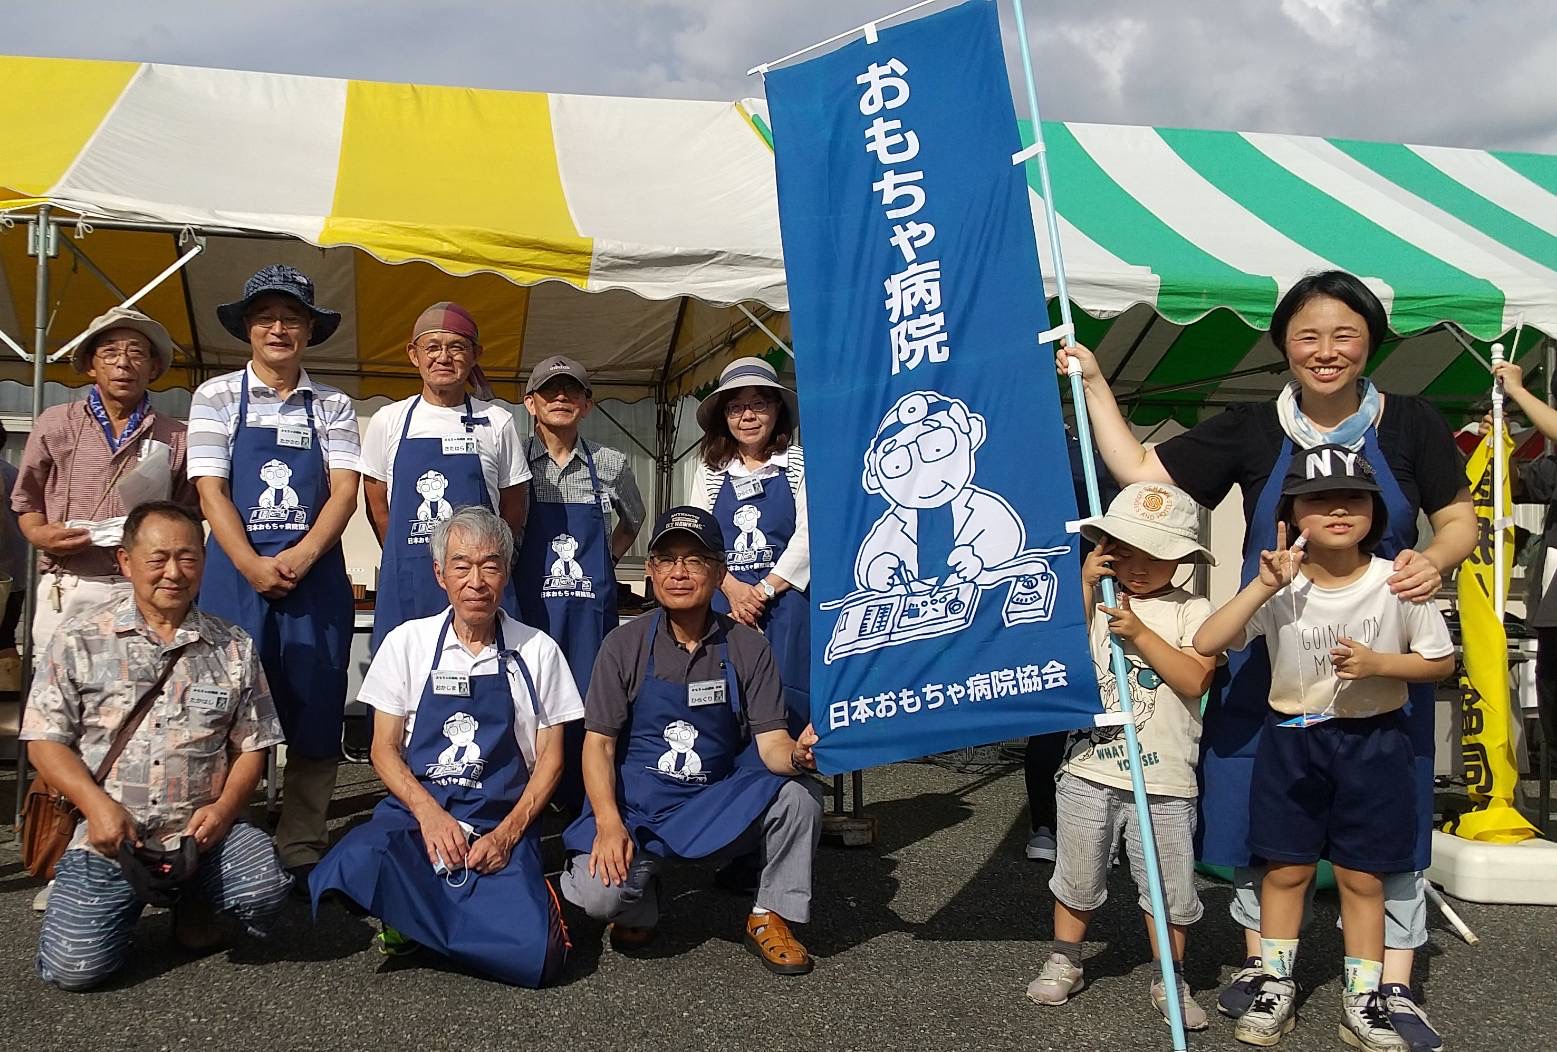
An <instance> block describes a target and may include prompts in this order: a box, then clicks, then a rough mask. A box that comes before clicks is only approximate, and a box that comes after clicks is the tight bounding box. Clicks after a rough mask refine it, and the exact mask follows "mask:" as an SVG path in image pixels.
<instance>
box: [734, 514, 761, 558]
mask: <svg viewBox="0 0 1557 1052" xmlns="http://www.w3.org/2000/svg"><path fill="white" fill-rule="evenodd" d="M730 518H731V521H732V522H734V523H735V528H736V529H738V530H740V531H741V532H740V534H739V535H738V536H737V537H736V538H735V550H736V551H738V552H752V551H756V550H757V549H759V548H766V547H767V546H768V538H767V535H766V534H764V533H763V532H762V531H761V530H759V529H757V523H759V522H761V521H762V512H761V511H760V510H758V509H757V508H756V507H754V506H753V505H750V504H742V505H741V506H740V507H739V508H736V509H735V514H734V515H732V516H731V517H730Z"/></svg>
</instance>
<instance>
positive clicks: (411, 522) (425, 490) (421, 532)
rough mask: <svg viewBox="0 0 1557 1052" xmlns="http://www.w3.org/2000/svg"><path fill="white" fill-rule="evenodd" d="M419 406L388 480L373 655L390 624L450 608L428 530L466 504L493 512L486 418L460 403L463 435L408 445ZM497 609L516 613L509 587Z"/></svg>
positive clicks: (407, 426) (405, 428) (467, 400)
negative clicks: (484, 456)
mask: <svg viewBox="0 0 1557 1052" xmlns="http://www.w3.org/2000/svg"><path fill="white" fill-rule="evenodd" d="M421 401H422V398H421V395H417V396H416V397H415V398H414V399H412V400H411V407H410V408H409V409H407V410H406V414H405V424H404V425H403V426H402V427H401V429H400V444H399V445H397V446H396V447H395V464H394V470H393V471H392V472H391V473H390V477H391V480H392V486H391V489H390V493H389V522H388V523H387V524H386V525H385V527H384V558H383V565H382V567H381V569H380V570H379V588H378V596H377V598H376V599H375V600H374V605H373V641H372V650H373V651H374V652H377V651H378V646H379V644H380V643H382V642H383V641H384V637H385V636H386V635H388V634H389V630H390V629H392V628H394V627H395V626H396V625H402V624H404V623H405V622H407V621H411V620H414V619H416V618H419V617H431V616H432V615H433V614H436V613H437V612H438V611H439V610H442V609H443V608H444V607H446V606H448V605H449V597H448V595H447V594H445V592H444V590H443V589H442V588H440V587H438V580H437V578H436V577H434V576H433V567H432V550H431V546H430V545H429V544H428V540H429V539H430V538H431V536H432V531H433V527H435V526H437V525H438V523H439V522H442V521H443V520H444V519H447V518H448V517H449V516H450V515H453V514H454V512H455V511H456V510H457V509H459V508H462V507H465V506H467V505H480V506H481V507H483V508H486V509H487V510H488V511H491V510H493V508H492V501H491V497H490V495H489V493H488V491H487V480H486V476H485V475H484V474H483V473H482V470H481V453H480V447H479V446H478V445H477V443H476V433H475V432H476V426H477V425H485V424H486V422H487V420H486V418H485V417H481V418H479V419H478V418H476V417H475V416H473V415H472V412H471V405H470V398H469V396H466V398H465V414H464V416H462V417H461V418H460V419H461V420H462V421H463V422H464V424H465V433H464V434H463V435H441V436H439V437H437V438H411V437H409V436H410V433H411V417H412V416H414V415H415V413H416V407H417V406H418V405H420V404H421ZM424 476H427V478H426V480H425V481H424ZM503 609H504V610H507V611H508V612H509V613H511V614H517V613H518V611H519V606H518V603H517V601H516V600H515V599H514V590H513V582H512V581H510V582H509V583H508V586H507V588H506V589H505V590H504V592H503Z"/></svg>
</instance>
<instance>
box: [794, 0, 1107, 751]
mask: <svg viewBox="0 0 1557 1052" xmlns="http://www.w3.org/2000/svg"><path fill="white" fill-rule="evenodd" d="M767 94H768V107H769V114H770V116H771V118H772V126H773V139H774V149H775V153H776V160H777V167H778V191H779V221H780V226H781V227H782V231H783V240H784V260H785V271H786V273H787V275H788V283H789V301H790V311H791V315H790V320H791V325H792V329H793V333H794V340H795V353H796V366H797V370H798V381H799V383H798V386H799V394H800V409H801V411H800V417H801V421H802V425H803V427H804V437H805V449H806V490H807V494H808V496H809V501H808V503H809V506H810V530H811V567H812V569H811V600H812V604H813V607H812V609H813V614H812V617H813V622H812V664H811V669H812V672H811V706H812V712H811V714H812V719H813V722H814V723H815V725H816V729H817V731H818V732H819V733H820V735H821V744H820V745H819V747H818V748H817V757H818V760H819V763H820V766H821V768H822V769H823V770H824V771H827V772H829V773H836V772H840V771H848V770H857V769H860V768H864V767H870V766H873V765H876V764H882V763H890V762H892V761H895V760H904V759H910V758H912V757H916V756H924V755H927V754H930V753H936V752H944V751H946V750H949V749H956V748H961V747H964V746H969V745H978V744H984V743H988V742H994V741H1002V740H1005V739H1008V738H1016V737H1021V736H1023V735H1027V734H1033V733H1040V732H1044V731H1054V730H1062V729H1067V728H1074V727H1083V726H1089V725H1090V724H1091V718H1092V716H1093V714H1095V713H1097V712H1099V711H1101V706H1100V704H1099V701H1098V692H1097V679H1096V673H1095V671H1094V669H1093V665H1092V660H1091V657H1090V655H1089V653H1088V648H1087V640H1086V629H1085V623H1084V619H1083V613H1082V609H1081V575H1080V567H1079V562H1078V557H1077V539H1076V537H1075V536H1074V535H1072V534H1069V533H1067V532H1066V530H1065V523H1066V522H1067V520H1071V519H1074V518H1076V502H1075V496H1074V491H1073V488H1072V483H1071V476H1070V469H1069V457H1068V455H1067V452H1066V449H1065V437H1064V430H1063V424H1062V419H1061V415H1060V404H1059V394H1058V385H1057V383H1056V382H1055V375H1054V352H1053V348H1052V347H1050V346H1049V345H1047V344H1045V345H1042V346H1040V345H1039V344H1038V342H1037V336H1038V334H1039V333H1040V332H1041V331H1042V330H1043V329H1045V328H1046V327H1047V312H1046V309H1045V305H1044V299H1043V284H1042V277H1041V275H1040V273H1039V269H1038V256H1037V249H1036V246H1035V242H1034V237H1033V226H1032V213H1031V211H1030V208H1029V205H1028V197H1027V183H1026V180H1025V178H1024V173H1023V170H1022V167H1021V166H1020V165H1013V164H1012V162H1011V157H1012V154H1013V153H1015V152H1017V151H1018V150H1020V149H1021V148H1022V144H1021V142H1020V141H1019V140H1018V136H1017V125H1016V114H1015V112H1014V110H1013V108H1012V103H1011V90H1010V84H1009V83H1008V81H1007V79H1006V70H1005V58H1004V54H1003V51H1002V48H1001V42H1000V25H999V20H998V15H997V12H996V7H995V4H994V2H993V0H973V2H970V3H966V4H963V5H961V6H959V7H956V8H952V9H950V10H947V11H944V12H941V13H939V14H935V15H931V16H928V17H926V18H921V19H918V20H917V21H913V22H909V23H906V24H904V25H900V26H897V27H894V28H890V29H885V30H882V31H881V32H880V34H879V38H878V39H877V40H876V41H875V42H874V43H871V42H868V41H865V40H859V41H856V42H854V43H851V44H848V45H846V46H844V47H842V48H839V49H838V50H836V51H834V52H832V53H830V54H827V55H825V56H823V57H821V58H817V59H813V60H811V61H809V62H805V63H801V64H798V65H794V66H790V67H787V68H784V69H780V70H774V71H772V72H770V73H769V74H768V75H767Z"/></svg>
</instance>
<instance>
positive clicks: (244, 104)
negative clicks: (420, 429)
mask: <svg viewBox="0 0 1557 1052" xmlns="http://www.w3.org/2000/svg"><path fill="white" fill-rule="evenodd" d="M0 83H4V84H5V85H6V88H5V91H4V92H0V128H4V134H5V139H6V149H5V150H4V153H3V156H0V210H4V212H5V213H7V214H9V215H10V216H12V217H18V216H23V215H30V214H33V213H35V211H36V208H37V206H39V205H48V206H49V207H50V208H51V209H53V210H54V211H55V213H56V215H67V214H68V215H69V216H71V217H73V218H74V217H81V218H80V223H79V224H75V223H72V225H68V226H66V227H64V228H63V229H61V231H60V238H59V242H60V245H59V250H58V255H57V256H56V258H54V259H53V260H52V261H51V263H50V265H49V282H48V288H47V302H48V312H49V316H50V320H49V328H48V345H49V348H50V350H51V351H53V350H55V349H57V348H59V347H61V346H62V345H63V344H64V343H66V342H67V341H68V340H69V339H71V338H72V337H73V336H75V335H76V334H77V333H79V332H80V331H81V330H82V329H83V328H84V327H85V326H86V324H87V323H88V321H89V320H90V319H91V318H92V317H93V316H95V315H96V314H98V313H99V312H101V311H103V310H105V309H107V308H108V307H109V306H112V305H114V304H115V303H118V302H119V301H120V299H121V298H122V296H120V295H116V293H115V292H114V291H113V290H112V287H115V286H116V287H117V288H118V290H119V291H120V292H121V293H129V292H133V291H134V290H137V289H139V288H140V287H141V286H142V285H143V284H145V283H146V282H147V281H149V280H150V279H152V278H153V277H155V276H156V275H157V274H159V273H160V272H161V271H163V270H164V268H166V267H168V266H169V265H171V264H172V263H173V262H174V261H175V260H177V259H178V258H179V256H180V255H181V254H182V252H183V251H184V248H185V247H187V244H188V242H187V238H186V240H185V244H184V246H183V247H181V244H180V241H181V233H180V232H181V229H182V228H186V227H187V228H189V229H190V230H191V231H196V230H198V231H211V230H234V231H242V232H248V233H250V234H255V233H258V234H269V235H278V236H280V238H281V239H274V240H272V239H256V238H254V237H252V236H251V237H237V236H220V235H212V236H211V237H210V238H209V240H208V242H207V248H206V250H205V251H204V252H202V253H201V254H200V255H198V256H197V257H195V258H194V260H193V261H192V262H191V263H190V264H189V265H188V266H187V267H186V268H185V269H184V270H183V271H181V272H180V273H179V274H177V275H175V276H173V277H172V278H171V279H170V280H168V281H166V282H165V283H164V284H162V285H161V286H160V287H158V288H157V289H156V290H154V291H152V292H151V293H149V294H148V295H147V296H146V297H145V299H144V300H142V301H141V304H140V305H141V307H142V308H143V309H144V310H146V311H147V312H148V313H150V314H152V315H153V316H155V317H157V318H158V319H159V320H161V321H162V322H164V323H165V324H166V325H167V326H168V328H169V329H170V330H171V331H172V333H173V335H174V338H175V340H176V341H177V342H178V344H179V347H180V351H181V353H180V355H179V361H178V363H177V368H175V369H174V370H173V371H171V372H170V373H169V374H168V375H167V376H166V377H165V378H163V380H162V381H160V383H159V384H158V386H159V387H163V388H168V387H173V388H189V387H193V386H194V385H196V384H197V383H198V382H199V381H200V380H202V379H204V378H206V377H209V376H212V375H216V374H218V373H220V372H223V371H226V370H229V369H231V368H234V367H236V366H237V365H238V364H240V363H241V362H242V361H244V360H245V359H246V358H247V355H248V351H247V348H246V347H245V346H243V345H242V344H240V343H238V342H237V341H235V340H233V339H232V337H230V336H229V335H228V334H227V333H226V332H224V331H223V330H222V329H221V328H220V326H219V325H218V324H217V322H216V317H215V313H214V307H215V305H216V304H218V303H220V302H223V301H225V300H230V299H235V298H237V295H238V293H239V292H240V290H241V288H242V283H243V280H244V279H245V278H246V277H247V276H248V275H249V274H250V273H252V272H253V271H255V270H256V269H258V268H259V267H260V266H261V265H263V264H265V263H267V262H271V261H276V260H280V261H285V262H289V263H292V264H294V265H296V266H298V267H300V268H301V269H303V270H304V271H305V272H307V273H308V274H310V275H311V276H312V277H313V278H314V279H315V281H316V284H317V288H318V295H319V301H320V302H321V303H322V304H323V305H326V306H330V307H333V308H336V309H339V310H341V311H342V312H343V313H344V314H345V315H346V319H345V322H344V324H343V326H342V329H341V331H340V333H339V334H338V335H337V336H335V337H333V338H332V339H331V340H330V341H328V342H327V343H326V344H324V345H322V346H320V347H318V348H315V349H314V350H313V351H311V352H310V357H309V361H308V365H309V369H310V371H311V372H313V373H315V374H317V375H319V376H321V377H323V378H325V379H327V380H328V382H331V383H333V384H336V385H337V386H340V387H342V388H343V389H345V390H346V391H348V393H350V394H353V395H356V396H358V397H368V396H375V395H384V396H390V397H401V396H403V395H405V394H408V393H410V392H411V391H412V390H414V389H415V387H416V386H417V383H416V380H415V372H414V370H413V369H412V368H411V367H410V363H409V362H408V361H407V360H406V356H405V342H406V336H407V334H408V329H409V326H410V324H411V321H412V320H413V319H414V317H415V316H416V314H417V313H418V312H419V311H420V309H421V308H422V307H423V306H425V305H426V304H428V303H432V302H434V301H437V300H440V299H455V300H458V301H459V302H461V303H463V304H464V305H465V306H467V307H468V308H470V309H471V311H472V312H473V313H474V314H475V316H476V318H477V319H478V321H479V322H480V324H481V328H482V334H483V339H484V342H485V344H486V350H487V356H486V358H485V360H484V362H483V365H484V366H485V368H486V371H487V373H488V375H489V377H490V378H491V379H492V381H493V384H494V387H495V388H496V390H497V393H498V394H499V396H500V397H505V398H508V399H510V400H515V399H517V396H518V390H519V388H518V385H517V381H518V380H519V379H520V378H521V377H522V376H523V375H524V374H525V373H526V372H527V370H528V368H529V366H530V365H532V364H533V363H535V362H537V361H540V360H541V359H543V358H545V357H547V356H548V355H551V354H558V353H562V354H569V355H572V356H573V357H575V358H578V359H579V360H581V361H582V362H584V363H585V365H586V366H588V367H589V368H590V369H591V370H592V371H594V372H595V373H596V374H597V375H598V376H599V377H600V378H601V379H602V380H603V381H605V383H606V384H607V385H608V386H607V388H606V391H605V392H603V393H604V394H605V396H607V397H613V398H625V399H634V398H638V397H643V396H645V395H649V394H651V393H655V394H661V395H664V396H673V395H675V394H677V393H680V392H682V391H685V390H688V389H690V388H691V387H693V386H695V385H696V384H697V383H699V382H702V381H705V380H706V379H707V378H708V376H709V375H710V372H711V371H716V370H717V368H718V364H719V362H720V361H721V359H722V358H723V357H724V356H726V355H728V354H732V353H763V352H766V351H768V350H769V349H770V348H771V347H772V346H773V341H772V340H771V339H770V337H769V336H768V335H766V334H764V333H763V332H762V331H761V329H760V328H758V327H757V326H755V325H754V324H753V323H752V321H751V320H750V319H749V318H748V317H747V316H746V315H744V314H742V313H741V312H740V311H738V310H736V309H734V308H733V307H732V306H731V305H733V304H737V303H744V304H746V305H747V307H748V308H749V309H750V310H751V311H752V312H753V313H754V314H756V316H757V317H758V318H759V319H762V320H763V321H764V323H765V324H767V325H768V326H769V327H771V328H772V329H773V330H774V332H775V334H776V335H779V336H780V337H781V338H787V333H788V329H787V322H786V316H785V315H783V314H782V313H779V312H782V310H783V308H784V307H785V306H786V301H785V289H784V273H783V263H782V260H781V257H780V250H779V234H778V219H777V214H776V208H775V202H774V195H773V165H772V154H771V152H770V149H769V147H768V145H767V144H766V143H765V142H764V141H763V138H762V136H761V134H760V133H759V131H758V130H757V129H756V128H755V127H754V126H753V124H752V122H751V120H750V119H749V112H748V110H747V109H746V108H745V107H744V106H742V105H741V104H739V103H721V102H680V101H665V100H656V99H628V98H603V97H594V96H578V95H547V94H538V93H527V92H506V91H478V90H472V89H464V88H450V87H426V86H415V85H407V84H384V83H374V82H368V81H355V80H331V79H325V78H318V77H301V76H283V75H277V74H267V73H245V72H234V71H228V70H214V69H193V68H186V67H177V66H166V65H157V64H151V63H144V64H142V63H124V62H95V61H73V60H59V59H37V58H4V57H0ZM126 222H131V223H138V224H148V225H150V226H151V229H149V230H148V229H146V228H144V227H143V228H142V229H135V230H130V229H111V228H110V227H109V224H118V223H126ZM94 224H95V225H94ZM27 240H28V233H27V230H26V225H25V223H23V222H11V223H7V224H4V225H3V227H0V270H3V279H4V280H0V329H3V330H4V331H5V332H6V333H7V334H9V335H10V336H11V337H12V338H13V339H15V340H16V341H17V342H18V343H19V344H21V345H22V346H23V347H25V348H27V349H29V350H30V349H31V347H32V339H33V327H34V321H33V319H34V295H35V290H36V287H37V286H36V273H35V266H36V261H35V259H33V258H29V256H28V254H27ZM98 271H100V272H101V274H99V273H97V272H98ZM105 279H106V280H105ZM0 361H3V363H4V364H3V365H0V379H11V380H15V381H19V382H22V383H30V382H31V379H32V370H31V368H30V367H29V366H26V365H24V364H23V363H22V362H21V360H20V359H19V358H18V357H17V356H16V355H15V354H14V353H12V352H9V351H6V352H4V353H0ZM48 379H49V380H52V381H57V382H60V383H66V384H79V383H80V380H79V379H78V378H77V377H75V376H73V375H72V374H71V373H70V372H69V371H68V366H67V365H66V364H65V363H63V362H62V363H60V364H58V365H52V366H50V367H49V372H48Z"/></svg>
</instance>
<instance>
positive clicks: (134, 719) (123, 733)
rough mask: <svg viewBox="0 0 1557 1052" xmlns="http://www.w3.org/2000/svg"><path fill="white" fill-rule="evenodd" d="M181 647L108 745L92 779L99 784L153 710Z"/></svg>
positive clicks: (136, 703) (176, 662)
mask: <svg viewBox="0 0 1557 1052" xmlns="http://www.w3.org/2000/svg"><path fill="white" fill-rule="evenodd" d="M183 649H184V648H183V647H180V648H179V649H178V651H175V652H174V653H173V656H172V657H170V658H169V659H168V663H167V665H166V666H165V667H164V668H163V669H162V674H161V675H160V676H158V677H157V682H155V683H153V684H152V685H151V686H150V687H148V688H146V691H145V693H143V694H142V695H141V696H140V698H139V699H138V700H137V701H136V702H135V708H133V709H131V710H130V714H129V715H128V716H126V717H125V720H124V724H123V725H122V726H121V727H120V728H119V733H118V734H116V735H114V741H113V744H112V745H110V746H109V747H108V753H107V755H105V756H104V757H103V762H102V763H100V764H98V765H97V770H96V771H94V772H93V773H92V780H93V781H95V782H96V783H97V784H98V785H102V784H103V779H104V778H107V777H108V772H109V771H111V770H113V769H114V764H115V763H116V762H117V761H118V759H119V757H120V755H121V754H122V753H123V752H124V747H125V746H126V745H129V744H130V739H131V738H132V737H134V735H135V731H136V729H137V728H139V727H140V725H141V724H142V723H144V722H145V720H146V714H147V713H148V712H150V711H151V706H152V702H154V701H155V700H156V699H157V695H158V694H161V693H162V688H163V687H164V686H165V685H166V684H167V682H168V677H169V676H171V675H172V674H173V666H175V665H177V664H178V655H179V653H180V652H181V651H182V650H183Z"/></svg>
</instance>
